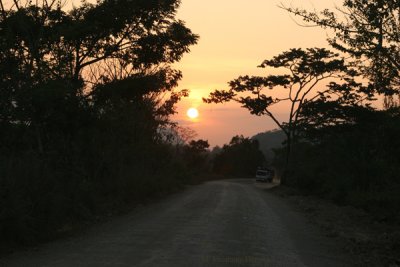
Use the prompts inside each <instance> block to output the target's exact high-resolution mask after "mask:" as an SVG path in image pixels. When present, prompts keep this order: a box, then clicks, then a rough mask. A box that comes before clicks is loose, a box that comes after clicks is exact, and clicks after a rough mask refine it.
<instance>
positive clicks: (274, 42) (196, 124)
mask: <svg viewBox="0 0 400 267" xmlns="http://www.w3.org/2000/svg"><path fill="white" fill-rule="evenodd" d="M280 3H283V4H285V5H287V6H289V5H292V6H296V7H303V8H306V9H308V10H312V9H317V10H322V9H324V8H334V7H335V4H336V5H340V3H341V1H339V0H319V1H318V0H201V1H199V0H182V5H181V7H180V10H179V13H178V18H179V19H182V20H184V21H185V22H186V25H187V26H188V27H189V28H190V29H191V30H192V31H193V32H194V33H196V34H199V35H200V41H199V43H198V44H197V45H196V46H193V47H192V48H191V52H190V54H186V55H185V56H184V57H183V59H182V60H181V62H180V63H179V64H177V65H176V67H177V68H178V69H180V70H181V71H183V76H184V77H183V80H182V81H181V82H180V85H179V88H181V89H190V91H191V95H190V97H189V98H186V99H185V100H183V101H181V102H180V103H179V104H178V111H179V113H178V114H177V115H176V116H175V117H174V119H175V120H176V121H178V122H179V123H180V125H181V126H185V127H190V128H192V129H193V130H195V131H196V132H197V133H198V136H197V138H202V139H207V140H208V141H209V143H210V144H211V146H215V145H223V144H225V143H228V142H229V141H230V139H231V137H232V136H234V135H236V134H243V135H244V136H252V135H255V134H257V133H259V132H264V131H266V130H271V129H274V128H276V126H275V124H274V123H273V122H272V121H271V119H269V118H268V117H257V116H254V115H250V114H249V113H248V111H247V110H245V109H242V108H240V106H239V105H237V104H233V103H229V104H220V105H209V104H204V103H202V101H201V98H202V97H205V96H207V95H208V93H209V92H210V91H212V90H213V89H227V88H228V86H227V82H228V81H230V80H232V79H234V78H237V77H238V76H239V75H245V74H249V75H266V74H267V72H266V70H265V69H259V68H257V66H258V65H259V64H260V63H261V62H262V61H263V60H264V59H268V58H271V57H273V56H275V55H278V54H279V53H280V52H283V51H286V50H288V49H290V48H295V47H302V48H307V47H326V46H327V43H326V37H327V34H326V32H325V31H324V30H321V29H319V28H314V27H313V28H306V27H300V26H298V25H296V23H295V22H294V19H295V20H296V21H298V22H301V20H300V19H299V18H293V17H291V16H290V15H289V14H288V13H287V12H285V11H284V10H282V9H280V8H278V5H279V4H280ZM189 107H197V108H198V109H199V112H200V116H199V118H198V119H196V121H193V120H190V119H189V118H187V116H186V110H187V109H188V108H189ZM274 111H275V112H276V113H278V114H279V115H278V117H279V118H280V119H281V120H284V119H285V118H286V116H287V114H286V111H285V108H284V107H279V106H277V107H275V108H274Z"/></svg>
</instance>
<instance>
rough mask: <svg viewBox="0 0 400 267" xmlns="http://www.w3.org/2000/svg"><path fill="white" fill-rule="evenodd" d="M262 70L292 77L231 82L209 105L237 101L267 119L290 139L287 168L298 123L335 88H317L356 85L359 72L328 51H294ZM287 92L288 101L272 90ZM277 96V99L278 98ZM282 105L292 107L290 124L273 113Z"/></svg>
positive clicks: (268, 61)
mask: <svg viewBox="0 0 400 267" xmlns="http://www.w3.org/2000/svg"><path fill="white" fill-rule="evenodd" d="M260 67H262V68H266V67H272V68H283V69H285V70H286V71H287V73H288V74H280V75H269V76H267V77H258V76H253V77H250V76H240V77H239V78H237V79H235V80H232V81H231V82H229V86H230V89H229V90H216V91H214V92H212V93H210V96H209V98H207V99H203V100H204V101H205V102H206V103H223V102H228V101H235V102H238V103H240V104H241V105H242V107H244V108H246V109H248V110H249V111H250V113H251V114H255V115H258V116H260V115H266V116H268V117H270V118H271V119H272V120H273V121H274V122H275V123H276V125H277V126H278V127H279V128H280V129H281V130H282V131H283V132H284V133H285V135H286V139H287V140H286V147H287V153H286V155H287V160H286V161H287V164H288V163H289V158H290V154H291V150H292V144H293V143H294V142H295V141H296V138H297V135H298V129H297V128H298V125H297V124H298V120H299V116H300V114H301V112H302V108H303V106H304V105H305V104H307V103H310V102H314V101H317V100H318V99H321V97H324V96H325V95H326V93H328V92H330V91H333V90H334V89H336V88H335V86H334V84H335V83H333V82H332V86H331V87H329V88H327V89H326V88H325V89H321V88H318V87H317V85H318V84H319V83H321V81H323V80H326V79H332V78H337V79H346V80H347V81H348V82H350V81H352V76H354V75H356V73H355V71H354V70H352V69H348V68H347V67H346V66H345V64H344V60H343V59H341V58H339V57H338V54H335V53H333V52H331V51H329V50H326V49H324V48H308V49H306V50H303V49H291V50H289V51H286V52H283V53H281V54H280V55H278V56H275V57H273V58H272V59H271V60H265V61H264V62H263V63H262V64H261V65H260ZM274 89H275V91H276V90H278V89H280V90H283V91H284V92H285V95H286V96H285V97H283V98H281V97H277V96H276V95H277V94H276V93H274V94H272V93H269V92H271V90H274ZM274 95H275V96H274ZM282 102H288V103H289V111H288V113H289V116H288V119H287V121H285V122H280V121H279V120H278V118H277V117H276V115H274V114H273V112H272V111H271V107H272V106H274V105H276V104H278V103H282Z"/></svg>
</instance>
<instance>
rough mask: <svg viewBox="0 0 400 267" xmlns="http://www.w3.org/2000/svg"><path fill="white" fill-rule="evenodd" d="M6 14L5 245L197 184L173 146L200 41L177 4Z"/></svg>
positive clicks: (106, 3) (1, 108)
mask: <svg viewBox="0 0 400 267" xmlns="http://www.w3.org/2000/svg"><path fill="white" fill-rule="evenodd" d="M0 3H1V5H0V8H1V10H0V185H1V186H0V197H1V203H0V236H1V237H2V238H1V242H0V245H1V243H4V242H5V243H7V242H15V243H30V242H31V241H38V240H42V239H47V238H49V237H51V236H54V234H55V233H58V232H60V231H62V229H63V228H70V227H71V226H73V225H74V223H76V222H77V221H80V220H90V219H93V218H94V217H95V215H99V214H104V213H107V212H110V211H112V210H117V211H118V210H121V209H123V206H124V205H127V204H129V203H131V202H133V201H138V200H140V199H146V198H148V197H150V196H154V195H159V194H163V193H165V192H167V191H171V190H176V189H177V188H179V187H180V186H182V185H183V184H184V183H187V182H188V181H189V177H188V176H187V171H186V166H185V164H186V163H185V162H184V161H183V160H178V159H176V158H174V157H173V156H174V151H173V148H172V145H171V144H169V143H168V142H167V139H166V138H165V135H166V134H165V132H166V129H168V128H170V127H172V126H173V124H172V123H171V122H170V119H169V117H170V115H171V114H173V113H175V104H176V103H177V102H178V101H179V100H180V99H181V98H182V97H185V96H187V95H188V92H187V91H186V90H183V91H175V90H174V88H175V87H176V86H177V84H178V81H179V80H180V79H181V77H182V74H181V72H180V71H178V70H174V69H173V68H172V67H171V66H172V63H175V62H177V61H178V60H180V59H181V57H182V55H183V54H184V53H186V52H188V51H189V47H190V46H191V45H193V44H195V43H196V42H197V39H198V36H197V35H195V34H193V33H192V32H191V31H190V30H189V29H188V28H186V27H185V25H184V23H183V22H182V21H179V20H177V19H175V14H176V10H177V8H178V6H179V4H180V1H177V0H162V1H142V0H133V1H125V0H118V1H111V0H102V1H98V2H97V3H96V4H90V3H87V2H83V3H82V5H81V6H78V7H74V8H72V9H71V10H69V11H66V10H64V9H63V8H62V7H61V6H60V5H59V4H57V3H60V2H58V1H54V2H49V1H43V2H40V1H36V3H35V4H33V3H34V2H31V1H28V2H26V3H22V2H21V1H18V0H17V1H14V2H13V4H12V5H10V6H6V5H5V4H4V3H3V2H2V1H0ZM3 237H4V238H3Z"/></svg>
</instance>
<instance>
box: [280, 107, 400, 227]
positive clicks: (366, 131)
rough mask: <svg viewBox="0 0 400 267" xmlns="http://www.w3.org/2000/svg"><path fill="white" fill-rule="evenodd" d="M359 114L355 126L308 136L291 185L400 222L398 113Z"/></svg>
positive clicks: (300, 148)
mask: <svg viewBox="0 0 400 267" xmlns="http://www.w3.org/2000/svg"><path fill="white" fill-rule="evenodd" d="M356 112H357V113H358V114H357V116H356V121H354V122H349V123H347V124H340V125H335V126H334V125H332V126H330V127H321V128H317V129H315V128H314V129H312V130H311V131H306V136H307V137H308V139H307V140H312V142H303V143H301V144H299V145H298V149H297V150H296V151H295V153H294V156H293V157H294V160H293V165H292V168H291V170H290V175H289V177H290V178H288V180H287V183H288V184H289V185H291V186H295V187H297V188H299V189H300V190H301V191H302V192H303V193H305V194H317V195H319V196H321V197H323V198H328V199H331V200H333V201H335V202H336V203H338V204H341V205H353V206H356V207H359V208H363V209H365V210H367V211H369V212H371V214H373V216H375V218H376V219H379V220H399V219H400V217H398V206H399V204H400V198H399V197H398V195H399V194H398V192H399V189H400V180H399V179H398V178H399V177H398V173H399V171H400V170H399V166H400V162H399V160H398V159H399V157H398V153H399V147H400V144H399V141H398V138H397V136H398V135H399V134H400V128H399V126H398V125H400V124H399V117H400V116H399V110H398V109H393V110H390V111H374V110H370V109H363V110H360V109H358V110H357V111H356ZM282 160H283V159H282V156H281V159H280V161H282ZM277 161H278V162H276V163H277V164H278V165H279V157H278V159H277ZM280 165H282V163H280Z"/></svg>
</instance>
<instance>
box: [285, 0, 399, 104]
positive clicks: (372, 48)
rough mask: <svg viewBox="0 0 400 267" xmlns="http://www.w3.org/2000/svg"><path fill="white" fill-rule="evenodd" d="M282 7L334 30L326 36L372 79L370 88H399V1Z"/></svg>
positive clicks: (389, 92)
mask: <svg viewBox="0 0 400 267" xmlns="http://www.w3.org/2000/svg"><path fill="white" fill-rule="evenodd" d="M281 7H282V8H284V9H285V10H287V11H289V12H290V13H292V14H294V15H297V16H300V17H301V18H302V19H304V21H305V22H306V23H308V24H307V25H309V24H310V23H312V24H315V25H316V26H320V27H323V28H329V29H332V30H333V31H334V33H335V34H334V36H332V37H331V38H329V39H328V41H329V43H330V44H331V46H332V47H334V48H336V49H338V50H339V51H341V52H344V53H346V54H348V55H350V56H351V57H352V58H353V65H354V66H356V67H357V68H358V69H359V70H360V72H361V73H362V74H363V75H364V77H366V78H368V79H369V80H370V82H371V87H370V89H371V90H373V91H374V92H378V93H380V94H384V95H385V96H388V98H386V101H389V102H387V103H386V106H387V107H390V106H391V105H393V104H394V103H393V102H391V101H390V99H392V97H391V96H393V95H395V94H399V90H400V63H399V62H400V47H399V42H400V28H399V25H400V2H399V0H389V1H384V0H377V1H368V0H344V1H343V7H341V8H338V9H337V10H336V12H335V11H332V10H328V9H326V10H323V11H321V12H320V13H318V12H309V11H307V10H303V9H299V8H294V7H287V6H284V5H282V6H281Z"/></svg>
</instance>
